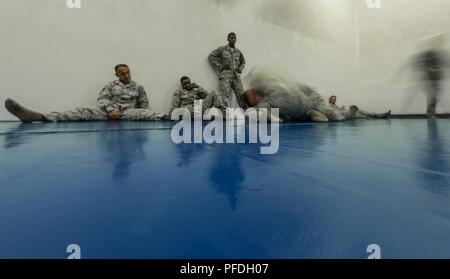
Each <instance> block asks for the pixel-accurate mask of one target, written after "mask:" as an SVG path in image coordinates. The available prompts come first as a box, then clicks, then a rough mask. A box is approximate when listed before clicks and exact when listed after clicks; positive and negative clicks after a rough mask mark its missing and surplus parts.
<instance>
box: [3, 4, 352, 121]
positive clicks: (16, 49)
mask: <svg viewBox="0 0 450 279" xmlns="http://www.w3.org/2000/svg"><path fill="white" fill-rule="evenodd" d="M357 1H359V0H278V1H277V0H249V1H241V0H126V1H125V0H82V8H81V9H68V8H67V7H66V1H65V0H39V1H36V0H0V35H1V39H0V49H1V51H0V61H1V63H0V81H1V84H2V89H1V90H0V98H1V100H2V101H3V100H5V99H6V98H7V97H12V98H14V99H16V100H17V101H19V102H20V103H22V104H24V105H26V106H29V107H31V108H33V109H35V110H38V111H42V112H44V111H62V110H67V109H71V108H73V107H75V106H81V105H82V106H93V105H95V100H96V97H97V94H98V91H99V90H100V89H101V88H102V87H103V86H104V84H105V83H106V82H107V81H109V80H112V79H114V78H115V77H114V75H113V74H114V73H113V69H112V68H113V66H114V65H115V64H118V63H127V64H129V65H130V67H131V70H132V74H133V78H134V80H136V81H138V82H140V83H142V84H143V85H144V86H145V88H146V90H147V92H148V93H149V98H150V100H151V102H152V104H153V107H154V108H155V109H156V110H158V111H165V110H167V109H168V106H169V103H170V99H171V95H172V92H173V90H174V89H175V88H176V86H177V84H178V80H179V77H180V76H181V75H184V74H187V75H189V76H190V77H191V78H192V79H193V80H195V81H197V82H198V83H200V84H202V85H204V86H205V87H206V88H208V89H215V87H216V85H217V81H216V78H215V76H214V74H213V73H212V71H211V70H210V68H209V66H208V63H207V56H208V54H209V53H210V51H212V50H213V49H214V48H216V47H218V46H221V45H225V44H226V34H228V32H230V31H234V32H236V33H237V34H238V47H239V48H240V49H241V50H242V51H243V52H244V54H245V56H246V58H247V61H248V64H247V67H246V72H248V71H249V70H250V69H251V68H252V67H253V66H256V65H277V66H279V67H282V68H283V69H285V71H287V72H290V73H291V74H292V75H293V76H295V77H296V78H297V79H298V80H299V81H303V82H306V83H308V84H310V85H313V86H316V87H317V88H318V89H319V90H320V92H321V93H323V95H325V96H328V95H330V94H331V93H333V94H337V95H339V96H341V99H340V101H341V102H351V101H354V100H358V96H359V95H358V86H359V83H358V82H357V80H358V71H357V69H358V65H357V58H358V55H357V47H358V44H357V35H358V32H357V31H358V30H357V25H356V22H357V15H358V13H357V10H358V5H357ZM0 119H1V120H10V119H14V118H13V117H12V116H11V115H9V113H8V112H7V111H6V110H5V109H4V108H2V109H0Z"/></svg>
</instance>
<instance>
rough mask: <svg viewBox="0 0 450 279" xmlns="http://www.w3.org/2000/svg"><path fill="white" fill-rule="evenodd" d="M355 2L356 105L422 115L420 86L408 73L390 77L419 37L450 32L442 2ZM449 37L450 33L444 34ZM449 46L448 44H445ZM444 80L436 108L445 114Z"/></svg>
mask: <svg viewBox="0 0 450 279" xmlns="http://www.w3.org/2000/svg"><path fill="white" fill-rule="evenodd" d="M364 2H365V1H362V2H360V35H359V36H360V61H361V76H360V81H361V98H362V100H363V104H362V106H365V107H368V108H370V109H371V110H375V111H382V110H386V109H388V108H392V110H393V111H394V112H395V113H401V114H404V113H425V110H426V99H425V94H423V91H422V90H421V89H422V85H421V84H420V83H418V82H417V81H418V79H417V78H415V79H413V76H412V71H408V70H406V71H404V72H403V74H402V75H399V76H397V78H394V76H396V74H397V73H398V72H399V69H400V68H401V67H403V65H405V64H406V61H407V59H408V58H409V57H411V55H412V54H414V53H417V51H419V50H420V48H421V47H420V45H421V40H422V39H423V38H425V37H428V36H430V35H433V34H436V33H439V32H449V31H450V17H449V12H450V1H448V0H427V1H424V0H382V6H381V9H368V8H367V6H366V5H365V3H364ZM448 35H450V32H449V33H448V34H447V37H448ZM445 48H446V49H447V50H450V46H449V45H447V46H445ZM449 89H450V87H449V84H448V80H447V81H446V83H445V86H444V92H443V94H442V101H441V104H440V107H438V112H441V113H442V112H447V113H449V112H450V94H449V93H450V92H448V91H449Z"/></svg>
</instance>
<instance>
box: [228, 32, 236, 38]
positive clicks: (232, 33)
mask: <svg viewBox="0 0 450 279" xmlns="http://www.w3.org/2000/svg"><path fill="white" fill-rule="evenodd" d="M231 35H235V36H236V33H234V32H231V33H229V34H228V36H227V38H230V36H231Z"/></svg>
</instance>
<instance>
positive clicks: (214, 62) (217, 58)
mask: <svg viewBox="0 0 450 279" xmlns="http://www.w3.org/2000/svg"><path fill="white" fill-rule="evenodd" d="M208 61H209V64H210V65H211V67H212V68H213V70H214V72H215V73H216V75H217V76H219V75H220V72H222V69H223V65H222V54H221V48H218V49H216V50H214V51H213V52H211V54H210V55H209V56H208Z"/></svg>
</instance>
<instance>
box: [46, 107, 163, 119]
mask: <svg viewBox="0 0 450 279" xmlns="http://www.w3.org/2000/svg"><path fill="white" fill-rule="evenodd" d="M44 117H45V118H46V119H47V120H48V121H52V122H67V121H102V120H108V117H107V113H106V112H105V111H103V110H100V109H98V108H76V109H75V110H71V111H65V112H51V113H47V114H44ZM164 117H165V114H164V113H157V112H154V111H151V110H148V109H135V108H129V109H125V110H124V111H123V112H121V115H120V120H147V121H151V120H161V119H163V118H164Z"/></svg>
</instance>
